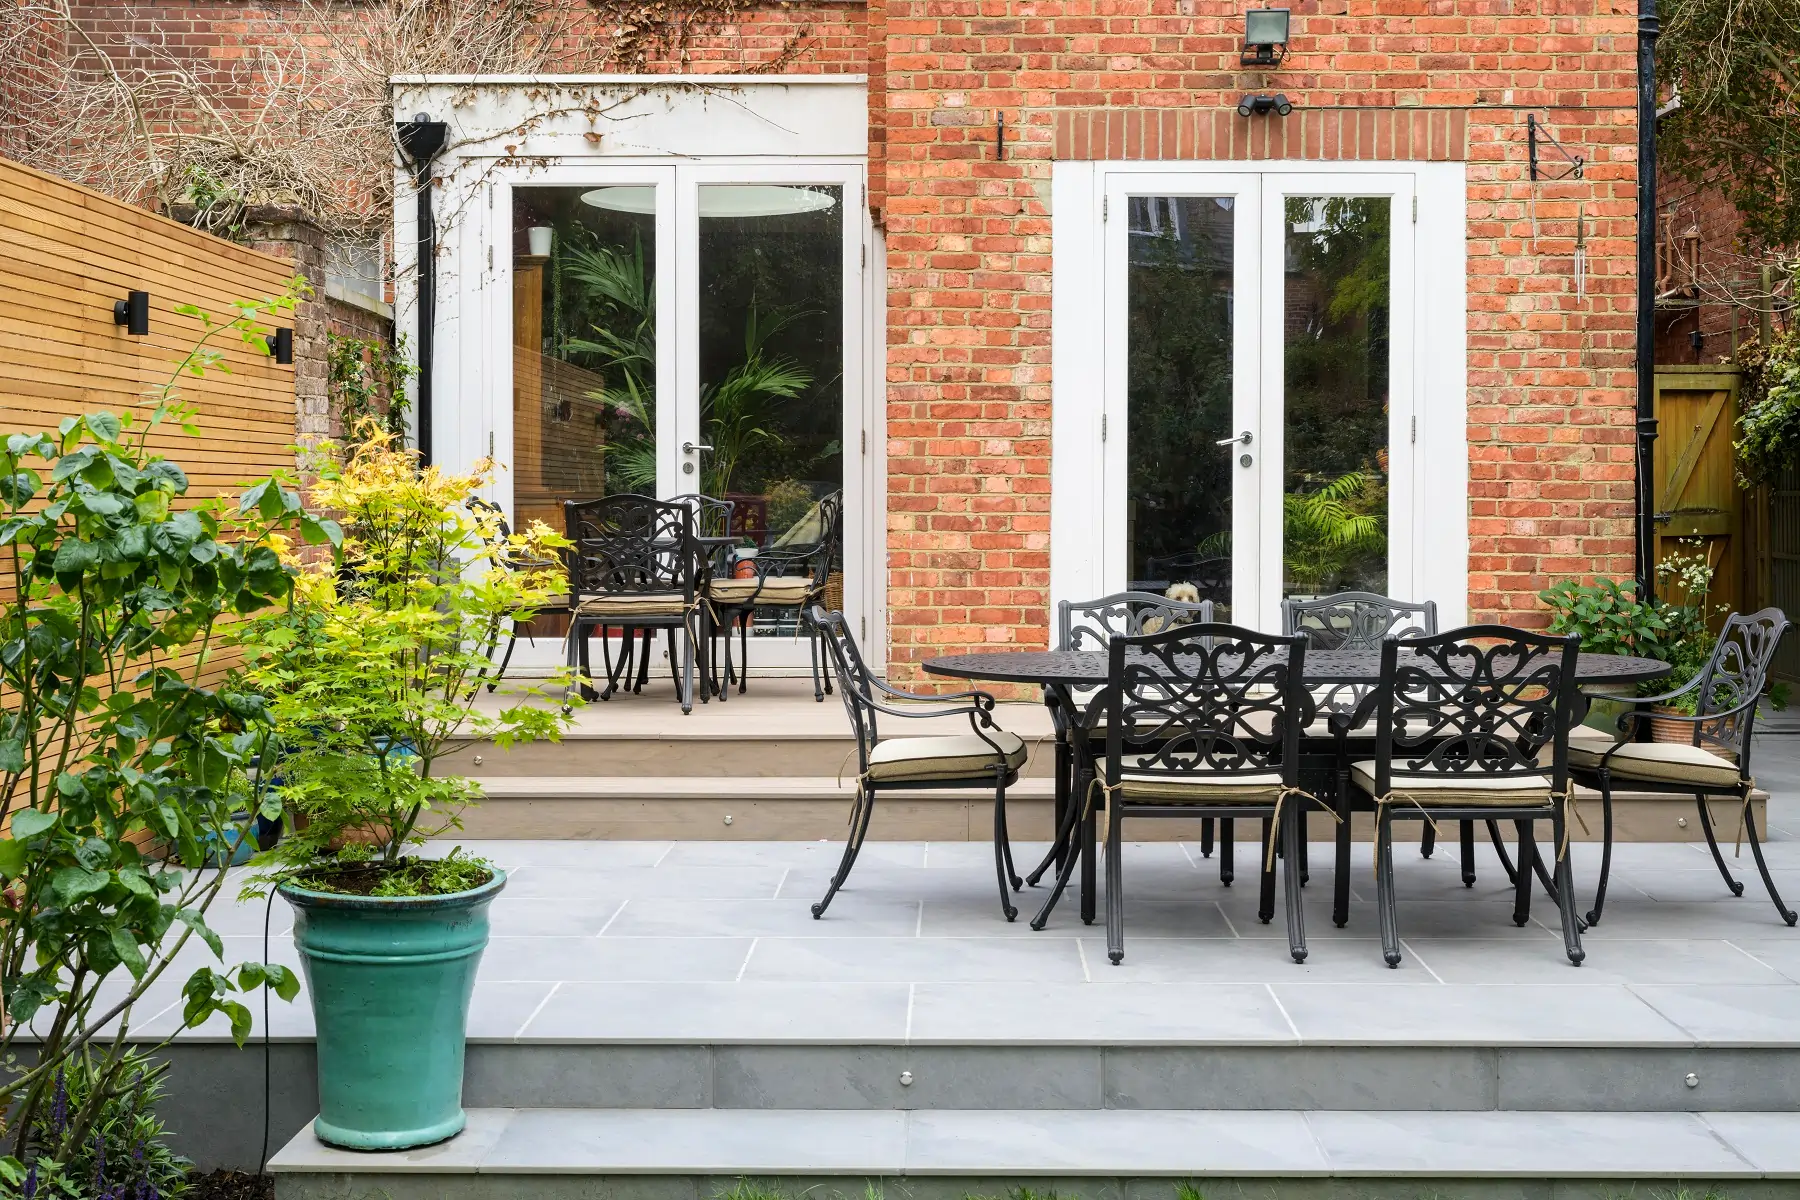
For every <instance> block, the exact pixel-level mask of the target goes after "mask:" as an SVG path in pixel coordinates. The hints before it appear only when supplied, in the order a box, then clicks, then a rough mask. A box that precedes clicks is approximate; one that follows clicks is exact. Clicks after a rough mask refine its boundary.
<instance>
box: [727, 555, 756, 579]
mask: <svg viewBox="0 0 1800 1200" xmlns="http://www.w3.org/2000/svg"><path fill="white" fill-rule="evenodd" d="M731 577H732V578H733V579H755V578H756V559H754V558H740V559H738V560H737V562H735V563H733V564H732V566H731Z"/></svg>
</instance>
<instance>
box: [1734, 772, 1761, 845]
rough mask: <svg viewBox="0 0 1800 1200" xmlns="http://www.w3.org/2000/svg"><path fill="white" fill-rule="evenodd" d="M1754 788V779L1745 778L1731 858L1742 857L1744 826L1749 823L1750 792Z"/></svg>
mask: <svg viewBox="0 0 1800 1200" xmlns="http://www.w3.org/2000/svg"><path fill="white" fill-rule="evenodd" d="M1755 790H1756V780H1754V779H1745V780H1744V800H1743V803H1742V804H1740V805H1739V806H1738V830H1737V840H1736V841H1735V842H1734V843H1733V844H1732V847H1731V857H1733V858H1742V857H1743V856H1744V826H1745V825H1748V824H1749V823H1750V793H1751V792H1754V791H1755Z"/></svg>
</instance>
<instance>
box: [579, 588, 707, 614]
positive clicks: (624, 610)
mask: <svg viewBox="0 0 1800 1200" xmlns="http://www.w3.org/2000/svg"><path fill="white" fill-rule="evenodd" d="M687 607H688V602H687V599H686V598H685V597H684V596H682V594H681V593H680V592H637V593H630V594H621V595H617V596H589V597H588V598H587V599H586V600H583V601H582V602H581V607H580V608H578V609H576V612H577V614H578V615H580V616H584V617H620V618H624V617H679V616H680V615H681V614H682V613H684V612H686V611H687Z"/></svg>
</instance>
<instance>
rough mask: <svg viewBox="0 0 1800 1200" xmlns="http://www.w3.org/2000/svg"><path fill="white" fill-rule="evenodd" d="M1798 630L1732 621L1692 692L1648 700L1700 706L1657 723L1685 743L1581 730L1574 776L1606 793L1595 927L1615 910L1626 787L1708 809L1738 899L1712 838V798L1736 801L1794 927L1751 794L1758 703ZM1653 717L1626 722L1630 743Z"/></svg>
mask: <svg viewBox="0 0 1800 1200" xmlns="http://www.w3.org/2000/svg"><path fill="white" fill-rule="evenodd" d="M1791 627H1792V626H1791V624H1790V622H1789V621H1788V619H1787V616H1786V615H1785V614H1784V613H1783V612H1782V611H1781V610H1780V609H1778V608H1765V609H1763V610H1762V611H1761V612H1755V613H1751V614H1750V615H1749V616H1743V615H1740V614H1738V613H1732V614H1731V615H1730V616H1729V617H1727V618H1726V619H1725V627H1724V628H1723V629H1722V630H1721V631H1720V633H1719V640H1718V641H1717V642H1716V643H1714V645H1713V649H1712V654H1711V655H1710V656H1708V658H1707V660H1706V666H1705V667H1704V668H1702V669H1701V671H1700V674H1698V675H1696V676H1695V677H1694V678H1693V679H1691V680H1689V681H1688V683H1687V685H1686V686H1685V687H1681V688H1677V689H1676V690H1675V691H1672V692H1668V693H1665V694H1664V695H1661V696H1641V697H1639V698H1638V700H1637V703H1638V704H1640V705H1648V704H1667V703H1669V702H1670V701H1672V700H1675V699H1678V698H1679V697H1682V696H1688V695H1692V696H1693V697H1694V703H1695V712H1694V715H1692V716H1670V715H1666V714H1662V713H1657V714H1654V715H1655V717H1656V719H1657V720H1659V721H1670V722H1677V723H1681V724H1685V725H1687V726H1689V728H1690V730H1691V732H1690V734H1689V737H1688V740H1687V741H1686V742H1685V743H1669V742H1641V741H1633V740H1626V741H1620V742H1616V743H1615V742H1613V741H1611V739H1608V738H1606V737H1605V735H1604V734H1603V733H1601V732H1600V731H1591V730H1586V729H1585V727H1583V730H1578V731H1577V733H1576V735H1575V736H1574V737H1572V738H1571V741H1570V744H1569V769H1570V771H1571V773H1572V774H1573V775H1574V777H1575V778H1576V779H1577V780H1578V781H1580V782H1581V783H1584V784H1586V785H1587V786H1589V787H1592V788H1595V789H1596V790H1598V791H1599V793H1600V813H1601V822H1602V849H1601V852H1600V882H1599V885H1598V886H1597V887H1596V889H1595V892H1594V907H1593V909H1592V910H1590V911H1589V912H1588V914H1587V920H1588V924H1589V925H1598V924H1599V923H1600V915H1601V912H1602V911H1603V910H1604V909H1605V907H1606V881H1607V877H1608V876H1609V875H1610V874H1611V873H1612V831H1613V814H1612V794H1613V786H1614V785H1615V784H1627V785H1629V787H1630V789H1631V790H1632V791H1642V792H1658V793H1664V794H1670V793H1672V794H1676V795H1690V794H1691V795H1692V796H1693V797H1694V804H1695V806H1696V807H1697V808H1698V809H1699V810H1700V828H1701V829H1702V830H1703V831H1704V832H1705V834H1706V846H1707V849H1709V850H1711V851H1712V858H1713V863H1714V865H1715V866H1717V867H1718V868H1719V874H1720V875H1721V876H1722V877H1723V878H1724V880H1725V886H1726V887H1727V888H1729V889H1730V890H1731V894H1732V895H1734V896H1741V895H1743V894H1744V885H1743V884H1742V883H1741V882H1739V881H1738V880H1737V879H1735V878H1733V877H1732V874H1731V869H1730V868H1729V867H1727V866H1726V865H1725V856H1724V855H1723V854H1721V853H1720V852H1719V840H1718V837H1717V836H1716V834H1715V832H1714V830H1713V821H1712V810H1711V808H1710V807H1709V799H1710V797H1713V796H1730V797H1732V798H1733V799H1735V800H1736V801H1737V802H1738V804H1739V806H1740V807H1739V821H1740V822H1741V828H1742V831H1743V832H1742V835H1741V836H1742V837H1743V838H1745V839H1747V840H1748V841H1749V843H1750V853H1751V855H1752V856H1753V857H1754V858H1755V859H1756V869H1757V872H1758V873H1759V874H1761V875H1762V881H1763V886H1764V887H1766V888H1767V889H1768V891H1769V899H1770V900H1772V901H1774V903H1775V911H1776V912H1778V913H1780V914H1781V919H1782V920H1783V921H1786V922H1787V923H1788V924H1789V925H1792V924H1794V921H1795V913H1794V910H1793V909H1791V908H1789V907H1788V906H1787V905H1786V904H1784V903H1783V902H1782V899H1781V893H1780V892H1779V891H1777V890H1776V888H1775V880H1774V879H1773V878H1772V877H1771V876H1770V874H1769V866H1768V863H1766V862H1765V861H1764V860H1763V852H1762V842H1761V841H1760V840H1759V839H1758V838H1757V836H1756V817H1755V814H1754V813H1753V812H1752V811H1751V807H1750V794H1751V793H1752V792H1753V791H1754V790H1755V788H1756V779H1755V778H1754V777H1753V776H1752V775H1751V774H1750V749H1751V744H1752V742H1751V734H1752V732H1753V731H1754V728H1755V724H1756V706H1757V701H1758V700H1759V699H1760V697H1761V695H1762V690H1763V687H1764V685H1766V684H1767V683H1768V679H1769V664H1770V663H1771V662H1772V661H1773V660H1774V658H1775V650H1776V648H1777V647H1778V646H1780V645H1781V639H1782V638H1784V637H1786V636H1787V633H1788V630H1789V629H1790V628H1791ZM1651 716H1652V714H1651V713H1649V712H1648V711H1645V710H1644V709H1641V708H1640V709H1636V710H1633V711H1631V712H1627V713H1624V714H1623V715H1621V716H1620V717H1619V721H1618V725H1619V729H1620V731H1621V732H1622V733H1624V734H1626V735H1627V737H1628V738H1629V737H1630V736H1631V735H1633V734H1636V733H1638V732H1639V731H1640V730H1641V729H1642V727H1643V726H1642V723H1643V722H1644V721H1645V720H1646V719H1647V718H1649V717H1651Z"/></svg>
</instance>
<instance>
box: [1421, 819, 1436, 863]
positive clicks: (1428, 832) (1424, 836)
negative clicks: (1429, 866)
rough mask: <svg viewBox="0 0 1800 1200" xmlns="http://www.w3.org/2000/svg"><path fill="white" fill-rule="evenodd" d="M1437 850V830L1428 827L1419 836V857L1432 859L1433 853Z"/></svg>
mask: <svg viewBox="0 0 1800 1200" xmlns="http://www.w3.org/2000/svg"><path fill="white" fill-rule="evenodd" d="M1436 849H1437V830H1435V829H1433V828H1432V827H1431V826H1430V825H1426V826H1425V828H1424V830H1423V832H1421V833H1420V834H1419V857H1420V858H1430V857H1431V852H1432V851H1433V850H1436Z"/></svg>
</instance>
